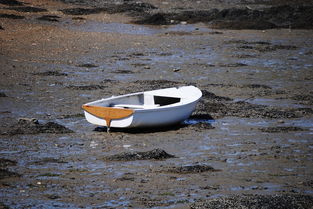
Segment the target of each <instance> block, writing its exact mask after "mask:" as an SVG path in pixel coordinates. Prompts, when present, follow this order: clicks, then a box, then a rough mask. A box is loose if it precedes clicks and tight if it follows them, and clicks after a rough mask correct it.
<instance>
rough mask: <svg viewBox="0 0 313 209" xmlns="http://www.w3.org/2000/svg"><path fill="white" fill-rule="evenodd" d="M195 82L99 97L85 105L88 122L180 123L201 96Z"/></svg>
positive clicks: (112, 124)
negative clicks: (189, 84) (174, 86)
mask: <svg viewBox="0 0 313 209" xmlns="http://www.w3.org/2000/svg"><path fill="white" fill-rule="evenodd" d="M201 96H202V93H201V91H200V89H198V88H196V87H194V86H183V87H178V88H166V89H159V90H153V91H145V92H138V93H132V94H126V95H122V96H112V97H110V98H106V99H101V100H97V101H94V102H90V103H87V104H84V105H83V106H82V107H83V109H84V112H85V117H86V119H87V121H88V122H90V123H92V124H95V125H99V126H106V127H107V128H108V130H109V129H110V127H115V128H134V127H157V126H166V125H171V124H175V123H179V122H181V121H184V120H185V119H187V118H188V117H189V116H190V115H191V113H192V112H193V111H194V110H195V108H196V104H197V102H198V101H199V99H200V98H201Z"/></svg>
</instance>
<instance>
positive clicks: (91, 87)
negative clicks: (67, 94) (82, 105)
mask: <svg viewBox="0 0 313 209" xmlns="http://www.w3.org/2000/svg"><path fill="white" fill-rule="evenodd" d="M67 88H69V89H73V90H85V91H91V90H98V89H105V88H107V86H103V85H97V84H91V85H81V86H73V85H71V86H68V87H67Z"/></svg>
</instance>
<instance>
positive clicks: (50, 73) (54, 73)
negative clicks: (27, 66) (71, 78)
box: [34, 71, 68, 76]
mask: <svg viewBox="0 0 313 209" xmlns="http://www.w3.org/2000/svg"><path fill="white" fill-rule="evenodd" d="M34 75H40V76H67V75H68V74H67V73H60V72H59V71H46V72H42V73H34Z"/></svg>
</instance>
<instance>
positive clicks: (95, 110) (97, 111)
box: [82, 105, 134, 128]
mask: <svg viewBox="0 0 313 209" xmlns="http://www.w3.org/2000/svg"><path fill="white" fill-rule="evenodd" d="M82 107H83V109H84V110H85V111H87V112H89V113H90V114H92V115H94V116H97V117H99V118H103V119H104V120H105V121H106V123H107V127H108V128H110V125H111V120H113V119H122V118H126V117H128V116H131V115H132V114H133V113H134V110H130V109H121V108H112V107H101V106H93V105H83V106H82Z"/></svg>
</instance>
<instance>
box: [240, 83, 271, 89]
mask: <svg viewBox="0 0 313 209" xmlns="http://www.w3.org/2000/svg"><path fill="white" fill-rule="evenodd" d="M244 87H247V88H252V89H260V88H262V89H272V88H271V87H269V86H267V85H264V84H247V85H245V86H244Z"/></svg>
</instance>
